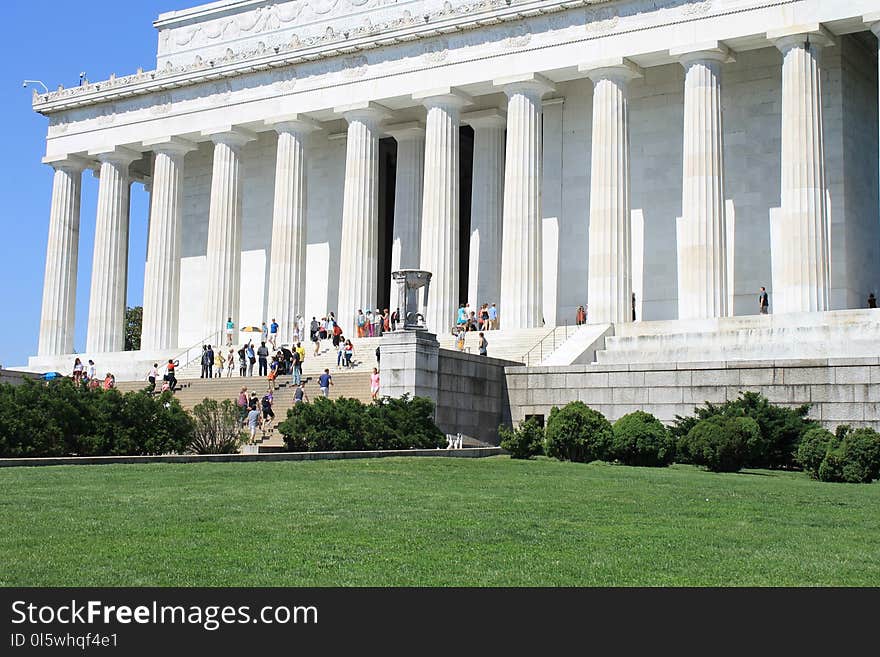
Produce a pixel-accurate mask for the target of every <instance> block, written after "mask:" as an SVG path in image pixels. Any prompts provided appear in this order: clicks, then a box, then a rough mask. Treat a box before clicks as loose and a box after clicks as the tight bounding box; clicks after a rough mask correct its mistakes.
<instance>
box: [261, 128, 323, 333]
mask: <svg viewBox="0 0 880 657" xmlns="http://www.w3.org/2000/svg"><path fill="white" fill-rule="evenodd" d="M274 128H275V131H276V132H277V133H278V147H277V151H276V156H275V206H274V211H273V214H272V252H271V257H270V260H269V300H268V304H269V305H268V318H269V319H270V320H271V319H275V320H276V321H277V322H278V324H279V327H280V328H279V330H280V337H281V338H282V340H285V339H286V338H289V337H290V336H292V335H293V327H294V326H295V324H296V317H297V315H300V314H305V302H306V213H307V210H308V195H307V190H306V160H305V141H306V136H307V135H308V134H309V133H310V132H312V131H313V130H316V129H317V125H316V124H314V123H313V122H311V121H309V120H306V119H301V120H295V121H285V122H282V123H277V124H275V126H274Z"/></svg>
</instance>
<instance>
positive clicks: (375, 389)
mask: <svg viewBox="0 0 880 657" xmlns="http://www.w3.org/2000/svg"><path fill="white" fill-rule="evenodd" d="M370 396H371V397H372V398H373V401H376V399H378V398H379V370H377V369H376V368H375V367H374V368H373V373H372V374H371V375H370Z"/></svg>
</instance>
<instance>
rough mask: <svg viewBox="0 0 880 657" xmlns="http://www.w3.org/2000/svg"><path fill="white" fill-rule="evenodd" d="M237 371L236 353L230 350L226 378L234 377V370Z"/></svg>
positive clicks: (227, 357)
mask: <svg viewBox="0 0 880 657" xmlns="http://www.w3.org/2000/svg"><path fill="white" fill-rule="evenodd" d="M234 369H235V352H234V351H233V350H232V348H231V347H230V348H229V353H228V354H227V355H226V378H227V379H228V378H229V377H231V376H232V370H234Z"/></svg>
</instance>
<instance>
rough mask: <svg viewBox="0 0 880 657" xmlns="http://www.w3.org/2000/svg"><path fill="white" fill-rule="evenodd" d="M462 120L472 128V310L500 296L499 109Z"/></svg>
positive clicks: (501, 126) (501, 145) (501, 125)
mask: <svg viewBox="0 0 880 657" xmlns="http://www.w3.org/2000/svg"><path fill="white" fill-rule="evenodd" d="M462 120H463V121H464V122H466V123H468V124H469V125H470V126H471V127H472V128H473V129H474V164H473V181H472V184H471V190H472V191H471V237H470V250H469V252H468V303H470V306H471V308H473V309H474V311H475V312H476V311H477V310H478V309H479V307H480V305H481V304H483V303H496V304H497V303H499V301H500V297H501V244H502V242H501V236H502V231H501V222H502V210H503V207H504V129H505V127H506V125H507V121H506V118H505V116H504V113H503V112H499V111H498V110H483V111H480V112H471V113H469V114H465V115H464V116H463V117H462Z"/></svg>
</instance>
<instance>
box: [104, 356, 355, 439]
mask: <svg viewBox="0 0 880 657" xmlns="http://www.w3.org/2000/svg"><path fill="white" fill-rule="evenodd" d="M307 360H308V359H307ZM322 371H323V370H322ZM370 371H372V370H370ZM331 373H332V374H333V386H331V388H330V399H338V398H339V397H350V398H353V399H358V400H360V401H362V402H364V403H365V404H368V403H370V375H369V371H367V370H366V369H363V371H359V372H355V371H348V370H344V371H336V370H335V362H334V368H333V369H331ZM304 380H305V381H306V394H307V395H308V397H309V399H310V400H313V399H315V398H316V397H318V396H320V394H321V390H320V388H319V387H318V378H317V375H311V376H310V375H308V374H304ZM117 387H118V388H119V390H120V391H122V392H128V391H131V390H142V389H143V388H144V387H145V386H144V383H143V382H141V381H125V382H120V383H119V384H117ZM243 387H246V388H247V389H248V394H250V393H251V391H254V392H256V393H257V395H258V396H259V397H262V396H263V395H264V394H266V390H267V389H268V385H267V382H266V379H265V378H264V377H257V376H252V377H240V376H238V375H236V376H233V377H229V378H226V377H222V378H215V379H187V380H181V381H179V388H178V389H177V391H176V392H175V396H176V397H177V399H178V400H179V401H180V403H181V405H182V406H183V407H184V408H186V409H188V410H189V409H192V408H193V407H194V406H195V405H196V404H198V403H199V402H201V401H202V400H203V399H205V398H206V397H207V398H210V399H217V400H218V401H220V400H223V399H231V400H233V401H235V400H237V399H238V395H239V392H240V391H241V389H242V388H243ZM293 391H294V386H293V385H292V384H291V382H290V377H283V380H280V379H279V381H278V382H277V383H276V389H275V392H274V402H273V404H272V410H273V411H274V412H275V421H274V422H272V423H271V424H270V425H264V428H263V431H262V435H260V434H258V436H259V437H260V441H259V443H258V444H259V446H260V451H261V452H262V451H281V450H283V448H284V440H283V439H282V437H281V434H280V433H278V431H277V426H278V424H279V423H280V422H282V421H284V419H285V418H286V417H287V411H288V409H289V408H290V407H291V406H293Z"/></svg>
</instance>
